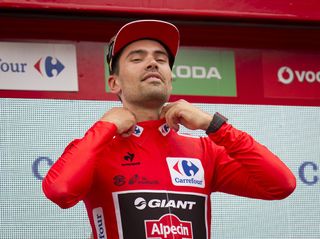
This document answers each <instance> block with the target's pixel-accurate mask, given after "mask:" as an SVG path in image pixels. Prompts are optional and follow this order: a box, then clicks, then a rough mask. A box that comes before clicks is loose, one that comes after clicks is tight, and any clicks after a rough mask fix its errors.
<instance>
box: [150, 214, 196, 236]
mask: <svg viewBox="0 0 320 239" xmlns="http://www.w3.org/2000/svg"><path fill="white" fill-rule="evenodd" d="M145 231H146V238H148V239H151V238H154V239H192V238H193V235H192V234H193V233H192V223H191V222H189V221H182V220H180V219H179V218H178V217H177V216H176V215H174V214H165V215H163V216H162V217H161V218H160V219H159V220H146V221H145Z"/></svg>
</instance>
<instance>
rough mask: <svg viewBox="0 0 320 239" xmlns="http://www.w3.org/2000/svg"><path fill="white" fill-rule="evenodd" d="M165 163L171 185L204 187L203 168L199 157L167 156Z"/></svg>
mask: <svg viewBox="0 0 320 239" xmlns="http://www.w3.org/2000/svg"><path fill="white" fill-rule="evenodd" d="M167 164H168V168H169V171H170V175H171V180H172V183H173V185H176V186H191V187H199V188H204V187H205V180H204V170H203V167H202V163H201V161H200V160H199V159H196V158H177V157H168V158H167Z"/></svg>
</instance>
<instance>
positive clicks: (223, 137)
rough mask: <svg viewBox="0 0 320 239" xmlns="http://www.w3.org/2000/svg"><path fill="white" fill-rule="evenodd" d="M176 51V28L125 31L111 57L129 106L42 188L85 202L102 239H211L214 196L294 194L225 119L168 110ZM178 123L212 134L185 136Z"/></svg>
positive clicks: (60, 198)
mask: <svg viewBox="0 0 320 239" xmlns="http://www.w3.org/2000/svg"><path fill="white" fill-rule="evenodd" d="M178 46H179V32H178V30H177V28H176V27H175V26H174V25H172V24H170V23H168V22H163V21H157V20H142V21H134V22H131V23H128V24H126V25H125V26H123V27H122V28H121V29H120V30H119V32H118V33H117V34H116V36H115V37H114V38H113V39H112V41H111V42H110V44H109V51H108V56H107V61H108V63H109V70H110V77H109V80H108V84H109V87H110V90H111V92H112V93H114V94H117V95H118V97H119V98H120V100H121V101H122V103H123V107H118V108H112V109H111V110H109V111H108V112H106V113H105V114H104V115H103V117H102V118H101V119H100V120H99V121H98V122H96V123H95V124H94V125H93V126H92V127H91V128H90V129H89V130H88V131H87V133H86V134H85V136H84V137H83V138H82V139H78V140H75V141H73V142H72V143H71V144H70V145H69V146H67V148H66V149H65V151H64V153H63V154H62V156H61V157H60V158H59V159H58V161H57V162H56V163H55V164H54V165H53V166H52V168H51V169H50V170H49V172H48V174H47V176H46V178H45V179H44V181H43V190H44V193H45V194H46V196H47V197H48V198H49V199H51V200H52V201H53V202H55V203H57V204H58V205H59V206H60V207H62V208H69V207H72V206H74V205H75V204H77V203H78V202H79V201H81V200H83V201H84V203H85V206H86V209H87V213H88V216H89V219H90V223H91V226H92V230H93V235H94V238H95V239H97V238H111V239H118V238H123V239H133V238H135V239H142V238H193V239H204V238H210V224H211V218H210V217H211V212H210V194H211V193H212V192H216V191H219V192H225V193H230V194H234V195H239V196H245V197H251V198H259V199H266V200H275V199H283V198H285V197H287V196H288V195H290V194H291V193H292V192H293V191H294V189H295V186H296V181H295V177H294V175H293V174H292V173H291V171H290V170H289V169H288V168H287V167H286V166H285V165H284V164H283V163H282V162H281V161H280V159H279V158H278V157H277V156H275V155H274V154H272V153H271V152H270V151H269V150H268V149H267V148H266V147H264V146H262V145H261V144H259V143H257V142H256V141H255V140H254V139H253V138H252V137H251V136H250V135H248V134H247V133H245V132H242V131H240V130H237V129H235V128H234V127H233V126H232V125H231V124H228V123H227V119H226V118H225V117H223V116H222V115H220V114H219V113H215V114H214V115H213V116H212V115H211V114H209V113H206V112H204V111H202V110H200V109H198V108H196V107H194V106H193V105H192V104H190V103H188V102H186V101H183V100H180V101H177V102H173V103H168V104H166V102H167V101H168V99H169V96H170V93H171V89H172V75H171V69H172V66H173V62H174V58H175V55H176V53H177V49H178ZM165 104H166V105H165ZM179 125H184V126H185V127H187V128H189V129H192V130H196V129H202V130H204V131H206V133H207V135H208V137H200V138H199V137H190V136H184V135H181V134H179V133H178V131H179Z"/></svg>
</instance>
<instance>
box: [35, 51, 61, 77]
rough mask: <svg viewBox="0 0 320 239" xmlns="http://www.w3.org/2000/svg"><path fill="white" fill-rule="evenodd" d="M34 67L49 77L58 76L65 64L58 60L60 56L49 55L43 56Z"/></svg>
mask: <svg viewBox="0 0 320 239" xmlns="http://www.w3.org/2000/svg"><path fill="white" fill-rule="evenodd" d="M34 68H36V70H37V71H38V72H39V73H40V74H41V75H42V76H43V75H45V76H47V77H49V78H52V77H57V76H58V75H59V74H60V73H61V72H62V71H63V69H64V68H65V66H64V65H63V64H62V63H61V61H59V60H58V58H53V57H52V56H47V57H45V58H43V57H41V58H40V59H39V60H38V61H37V62H36V63H35V64H34Z"/></svg>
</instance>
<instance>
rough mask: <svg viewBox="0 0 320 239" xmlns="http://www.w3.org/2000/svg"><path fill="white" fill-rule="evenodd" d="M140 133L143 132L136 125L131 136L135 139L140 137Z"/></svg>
mask: <svg viewBox="0 0 320 239" xmlns="http://www.w3.org/2000/svg"><path fill="white" fill-rule="evenodd" d="M142 132H143V128H142V127H141V126H139V125H136V127H135V128H134V132H133V133H132V134H133V135H134V136H136V137H140V136H141V134H142Z"/></svg>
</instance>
